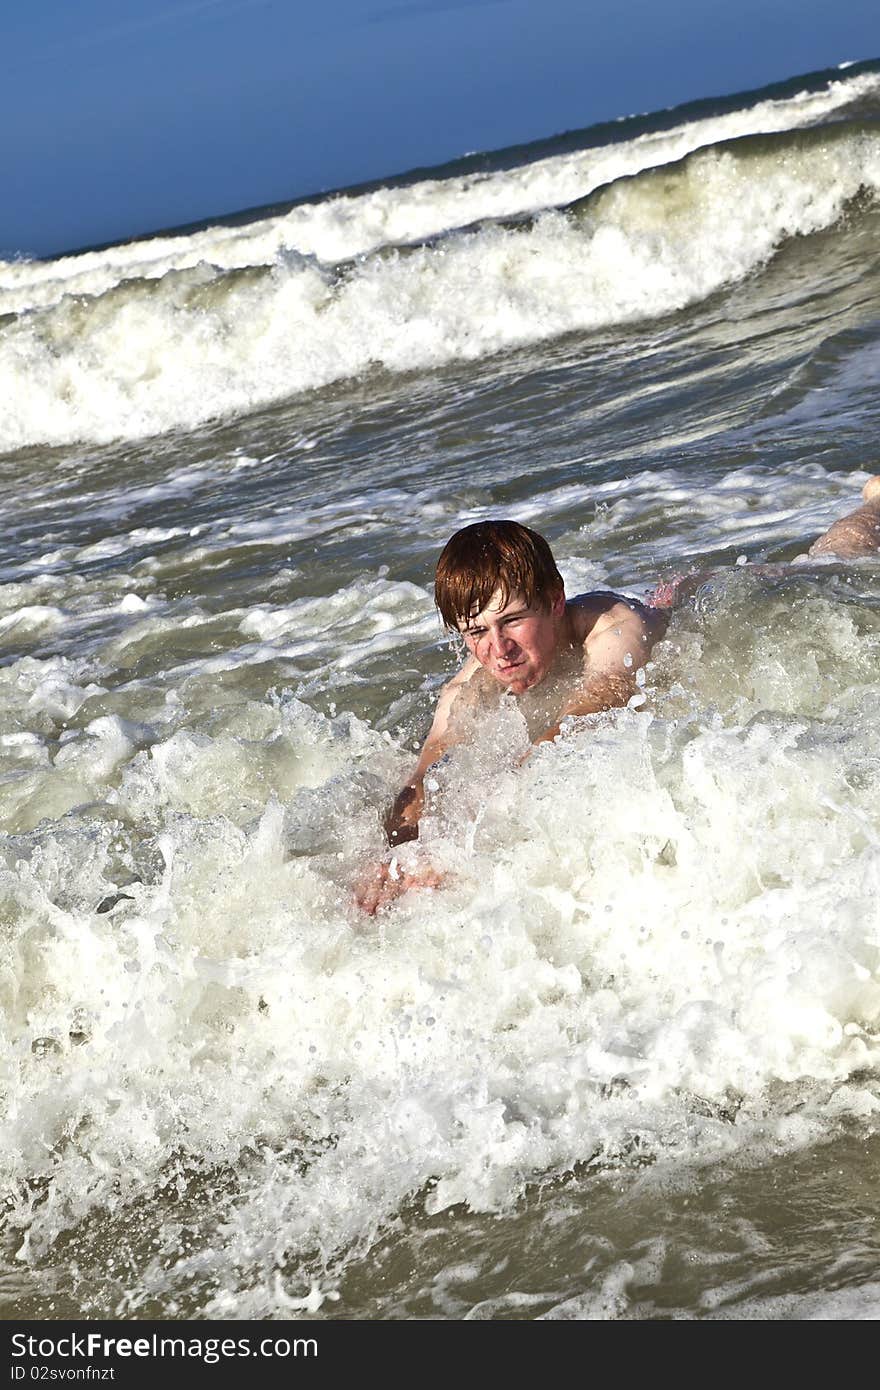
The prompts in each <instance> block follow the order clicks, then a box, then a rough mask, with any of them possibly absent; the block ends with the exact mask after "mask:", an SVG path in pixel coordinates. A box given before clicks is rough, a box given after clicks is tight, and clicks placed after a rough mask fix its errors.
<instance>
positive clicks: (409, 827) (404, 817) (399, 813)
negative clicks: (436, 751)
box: [385, 780, 425, 849]
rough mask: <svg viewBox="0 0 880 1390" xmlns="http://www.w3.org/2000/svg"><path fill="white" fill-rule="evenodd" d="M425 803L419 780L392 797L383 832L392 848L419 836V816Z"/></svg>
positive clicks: (422, 788)
mask: <svg viewBox="0 0 880 1390" xmlns="http://www.w3.org/2000/svg"><path fill="white" fill-rule="evenodd" d="M424 804H425V792H424V787H423V785H422V782H421V780H419V781H417V782H410V783H409V785H408V786H406V787H404V788H403V790H402V791H400V792H398V794H397V796H396V797H395V798H394V803H393V805H392V807H391V810H390V811H389V812H388V815H387V816H386V817H385V834H386V836H387V838H388V843H389V845H390V846H391V848H392V849H394V848H395V847H396V846H397V845H403V844H406V842H407V841H408V840H417V839H418V837H419V816H420V815H421V814H422V808H423V807H424Z"/></svg>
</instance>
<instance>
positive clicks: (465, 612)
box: [434, 521, 563, 629]
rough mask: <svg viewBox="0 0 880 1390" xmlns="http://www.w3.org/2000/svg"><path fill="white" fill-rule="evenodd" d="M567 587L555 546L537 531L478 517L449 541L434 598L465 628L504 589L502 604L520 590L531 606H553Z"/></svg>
mask: <svg viewBox="0 0 880 1390" xmlns="http://www.w3.org/2000/svg"><path fill="white" fill-rule="evenodd" d="M562 588H563V583H562V575H561V574H560V573H559V570H558V569H557V568H556V561H555V560H554V559H553V554H552V551H551V550H550V547H549V545H548V544H547V542H546V541H545V540H544V537H543V536H539V535H538V532H537V531H531V530H530V529H529V527H528V526H521V525H520V523H519V522H518V521H477V522H475V523H474V525H473V526H465V527H464V528H463V529H462V530H461V531H456V533H455V535H454V536H452V537H451V539H450V540H448V541H447V542H446V545H445V546H444V548H443V553H442V554H441V556H440V559H439V560H438V561H437V575H436V578H435V581H434V602H435V603H436V605H437V607H438V608H439V609H440V616H441V617H442V619H443V621H444V623H445V624H446V626H447V627H449V628H455V629H460V628H461V627H462V625H463V624H466V623H467V622H468V621H469V619H470V618H472V617H473V616H474V615H475V614H476V613H479V612H481V611H482V610H483V609H484V608H485V607H486V604H487V603H489V601H490V600H491V598H492V595H493V594H494V593H496V592H497V591H499V590H500V593H501V602H502V606H503V605H504V604H505V603H507V602H508V601H509V599H510V596H511V594H513V593H520V594H522V596H523V598H524V599H525V602H526V604H527V605H528V606H529V607H530V608H532V607H538V608H549V607H550V606H551V604H552V603H553V601H554V599H555V598H556V597H557V596H558V594H559V593H560V592H561V591H562Z"/></svg>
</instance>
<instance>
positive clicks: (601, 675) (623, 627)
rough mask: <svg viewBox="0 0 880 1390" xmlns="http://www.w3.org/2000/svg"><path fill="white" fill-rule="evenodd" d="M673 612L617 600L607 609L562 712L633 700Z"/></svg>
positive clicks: (550, 732)
mask: <svg viewBox="0 0 880 1390" xmlns="http://www.w3.org/2000/svg"><path fill="white" fill-rule="evenodd" d="M667 624H668V615H666V614H663V613H660V612H656V611H655V610H652V609H649V608H645V607H643V606H642V605H641V604H639V605H638V607H630V606H629V604H627V603H617V604H615V605H614V607H613V608H611V609H609V610H608V612H607V613H603V615H602V616H601V618H599V620H598V621H597V623H596V625H595V627H594V628H593V629H592V631H591V632H590V634H589V636H588V637H587V639H586V641H585V642H584V675H583V679H582V681H581V682H580V684H579V686H578V688H577V690H576V691H574V692H573V693H572V697H571V700H570V701H569V702H568V703H567V704H566V706H565V708H564V710H563V711H562V714H561V715H560V723H561V721H562V720H563V719H565V718H566V716H567V715H578V714H601V713H602V712H603V711H604V710H609V709H619V708H621V707H622V706H623V705H626V704H628V702H629V701H630V700H631V699H632V697H633V695H634V694H635V693H636V690H637V689H638V682H637V680H636V673H637V672H638V671H639V670H641V668H642V667H643V666H644V664H645V662H646V661H647V659H648V656H649V654H650V651H651V648H652V647H653V645H654V643H655V642H658V641H659V640H660V638H661V637H662V636H663V634H664V633H665V631H666V627H667ZM559 731H560V725H559V724H554V725H553V727H552V728H551V729H547V730H546V731H545V732H544V733H543V734H541V735H540V737H539V738H536V739H535V743H546V742H548V741H549V740H551V739H554V738H556V736H557V734H558V733H559Z"/></svg>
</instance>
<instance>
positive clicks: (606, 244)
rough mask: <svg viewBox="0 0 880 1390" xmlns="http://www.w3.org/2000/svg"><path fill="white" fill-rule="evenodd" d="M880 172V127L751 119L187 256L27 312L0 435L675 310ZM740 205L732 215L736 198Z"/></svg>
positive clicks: (179, 422) (184, 409)
mask: <svg viewBox="0 0 880 1390" xmlns="http://www.w3.org/2000/svg"><path fill="white" fill-rule="evenodd" d="M878 186H880V140H878V137H877V135H876V133H874V132H873V131H871V130H870V129H869V128H864V129H862V128H859V127H848V126H840V127H837V128H833V129H830V130H828V131H812V132H809V133H808V134H807V135H803V136H798V135H783V136H780V137H769V136H767V137H756V138H755V139H754V140H752V141H749V140H743V141H740V142H735V143H733V144H729V145H724V146H720V147H712V148H709V149H705V150H701V151H698V152H697V153H695V154H693V155H691V156H689V157H688V158H687V159H685V160H684V161H683V162H682V163H680V164H677V165H675V166H673V167H671V168H668V169H665V170H659V171H648V172H645V173H643V174H640V175H638V176H637V177H634V178H632V179H624V180H618V181H617V182H615V183H613V184H612V185H610V187H608V188H606V189H603V190H600V191H599V192H597V193H596V194H595V195H594V196H593V197H591V198H590V199H588V200H586V201H582V202H579V203H578V204H576V205H574V207H573V208H572V209H570V210H567V211H566V210H563V211H554V212H548V213H546V214H543V215H541V216H540V217H538V218H537V219H536V220H534V221H533V222H531V223H529V224H527V225H522V226H519V225H518V226H513V227H510V226H503V225H490V226H485V227H482V228H480V229H477V230H473V231H469V232H461V233H457V234H455V235H453V236H450V237H448V238H446V239H445V240H443V241H442V242H438V243H436V244H427V245H424V246H421V247H418V248H415V249H413V250H410V251H408V252H406V253H399V252H394V253H390V254H384V253H383V254H376V255H373V256H369V257H367V258H366V259H365V260H363V261H362V262H358V263H356V264H354V265H351V266H348V267H346V268H344V269H342V270H340V271H338V272H333V273H331V272H330V271H328V270H327V269H325V268H322V267H320V266H318V265H317V263H301V262H300V261H297V263H296V265H295V266H293V267H291V266H287V265H285V266H284V267H280V266H276V267H275V268H273V269H272V270H263V271H260V272H254V273H251V274H248V275H245V276H241V275H227V276H223V275H221V274H219V273H217V274H214V275H213V277H212V278H209V279H208V280H207V281H206V282H204V283H203V282H202V281H201V279H199V280H198V282H197V283H194V282H193V281H192V279H191V278H188V275H189V273H187V272H181V273H180V274H178V275H175V276H174V277H166V279H165V280H161V281H159V282H157V283H155V284H151V285H146V284H144V283H140V284H136V285H131V286H121V287H119V288H118V289H115V290H112V291H110V292H109V293H108V294H107V295H105V296H103V297H99V298H98V299H96V300H94V301H89V300H86V301H77V302H68V301H64V302H63V303H62V304H60V305H59V306H57V307H55V308H52V309H47V310H44V311H41V312H35V313H32V314H30V315H27V316H25V317H23V318H21V319H19V320H18V321H16V322H15V323H13V324H12V325H11V326H9V327H8V328H7V330H6V332H5V335H4V338H3V341H2V345H0V389H2V392H3V396H4V398H5V399H6V400H7V401H8V402H11V403H12V405H11V408H10V410H9V411H8V412H7V418H6V420H5V422H4V427H3V434H2V436H0V447H4V448H7V449H13V448H19V447H21V446H23V445H26V444H31V443H34V442H37V441H42V442H47V443H56V444H57V443H63V442H69V441H72V440H76V439H83V438H88V439H94V440H109V439H113V438H115V437H136V436H139V435H145V434H150V433H157V432H160V431H163V430H168V429H171V428H174V427H177V426H192V425H194V424H196V423H198V422H199V421H204V420H206V419H209V418H212V417H214V416H217V415H228V414H234V413H238V412H244V411H247V410H250V409H253V408H254V407H256V406H258V405H260V404H264V403H267V402H269V401H273V400H277V399H282V398H286V397H288V396H290V395H292V394H296V393H297V392H302V391H307V390H310V389H314V388H315V387H320V386H324V385H327V384H329V383H331V382H334V381H337V380H340V379H342V378H346V377H354V376H358V375H361V374H363V373H365V372H367V371H371V370H375V369H376V368H377V367H382V368H384V369H386V370H388V371H391V372H395V373H398V372H409V371H412V370H414V369H420V368H421V369H430V368H435V367H438V366H441V365H443V364H445V363H450V362H456V361H470V360H474V359H476V358H479V357H484V356H487V355H490V354H492V353H495V352H499V351H501V350H504V349H509V348H511V347H515V346H520V345H523V344H526V343H532V342H538V341H543V340H546V339H550V338H555V337H559V336H560V335H562V334H565V333H570V332H575V331H589V330H592V329H596V328H600V327H604V326H608V325H612V324H621V323H626V322H630V321H638V320H640V319H644V318H646V317H653V316H656V315H659V314H664V313H669V312H672V311H674V310H677V309H680V308H683V307H684V306H686V305H688V304H692V303H694V302H698V301H701V300H704V299H705V298H706V297H707V296H708V295H710V294H712V293H714V292H716V291H717V290H719V289H721V288H722V287H723V286H725V285H728V284H731V283H733V282H735V281H737V280H740V279H742V278H743V277H744V276H746V275H748V274H750V273H751V272H753V271H754V270H756V269H757V268H758V267H760V266H761V265H763V264H764V263H766V262H767V260H768V259H769V258H770V257H771V256H772V255H773V254H774V251H775V250H776V249H777V248H778V247H779V246H780V245H781V244H782V243H783V242H785V241H786V240H787V239H789V238H791V237H794V236H804V235H809V234H810V233H813V232H816V231H819V230H820V229H822V228H825V227H829V226H831V225H833V224H834V223H835V222H836V220H837V219H838V218H839V217H840V216H841V213H842V212H843V210H844V208H845V207H846V206H847V204H848V203H849V202H850V201H851V200H852V199H853V198H854V197H855V196H856V195H857V194H858V193H859V192H860V191H862V190H866V191H867V192H868V193H869V194H870V195H871V196H872V197H873V196H874V194H875V193H876V190H877V188H878ZM734 205H735V206H736V207H737V210H738V215H737V217H736V218H732V217H730V211H729V210H730V207H731V206H734Z"/></svg>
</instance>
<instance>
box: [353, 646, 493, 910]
mask: <svg viewBox="0 0 880 1390" xmlns="http://www.w3.org/2000/svg"><path fill="white" fill-rule="evenodd" d="M478 666H479V662H478V661H476V660H475V659H474V658H473V657H469V658H468V660H467V661H466V662H465V664H464V666H463V667H462V668H461V670H460V671H459V672H458V674H457V675H455V676H453V678H452V680H451V681H449V683H448V684H447V685H445V686H444V687H443V689H442V690H441V692H440V698H439V699H438V701H437V709H436V710H435V712H434V722H433V723H432V725H431V729H430V732H429V734H428V737H427V738H426V739H425V742H424V744H423V746H422V751H421V753H420V754H419V760H418V762H417V763H416V766H415V770H414V771H413V775H412V777H411V778H410V779H409V781H408V782H407V784H406V786H405V787H403V788H402V790H401V791H399V792H398V794H397V796H396V797H395V798H394V802H393V804H392V806H391V809H390V811H389V812H388V814H387V816H386V817H385V822H384V824H385V834H386V836H387V839H388V844H389V846H390V848H391V851H392V852H391V854H390V855H386V856H385V858H384V859H382V860H380V862H379V863H378V864H374V865H373V866H372V867H371V868H370V869H369V870H368V871H367V873H366V874H365V875H364V876H363V878H362V879H361V882H360V884H359V886H358V888H357V889H356V891H355V899H356V901H357V903H358V905H359V906H360V907H361V908H362V909H363V911H364V912H366V913H368V914H369V915H370V916H372V915H373V913H375V912H376V911H378V909H379V908H380V907H384V906H385V904H386V903H389V902H392V901H393V900H394V898H396V897H399V895H400V894H401V893H403V892H405V891H406V889H407V888H415V887H423V888H433V887H436V886H437V884H438V883H439V882H440V879H439V877H438V875H437V874H436V872H435V871H434V870H433V869H431V868H430V867H429V868H426V869H425V870H423V871H422V872H420V873H417V874H413V873H407V872H403V871H402V870H401V869H400V868H399V866H398V865H397V862H396V860H395V858H394V854H393V851H394V850H395V849H396V847H397V846H398V845H402V844H405V843H406V842H407V841H408V840H415V839H418V834H419V817H420V816H421V814H422V811H423V809H424V805H425V774H426V772H427V771H428V769H429V768H430V767H431V766H432V765H433V764H434V763H436V762H439V760H440V759H441V758H442V757H443V754H444V753H445V752H446V751H447V749H449V748H451V747H452V745H453V744H454V743H455V742H456V739H455V737H454V736H453V734H452V730H451V729H450V716H451V713H452V707H453V705H454V704H455V701H456V698H457V697H458V695H459V694H460V692H461V688H462V686H463V685H464V683H465V682H466V681H468V680H470V678H471V676H472V675H473V673H474V671H475V670H477V668H478Z"/></svg>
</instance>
